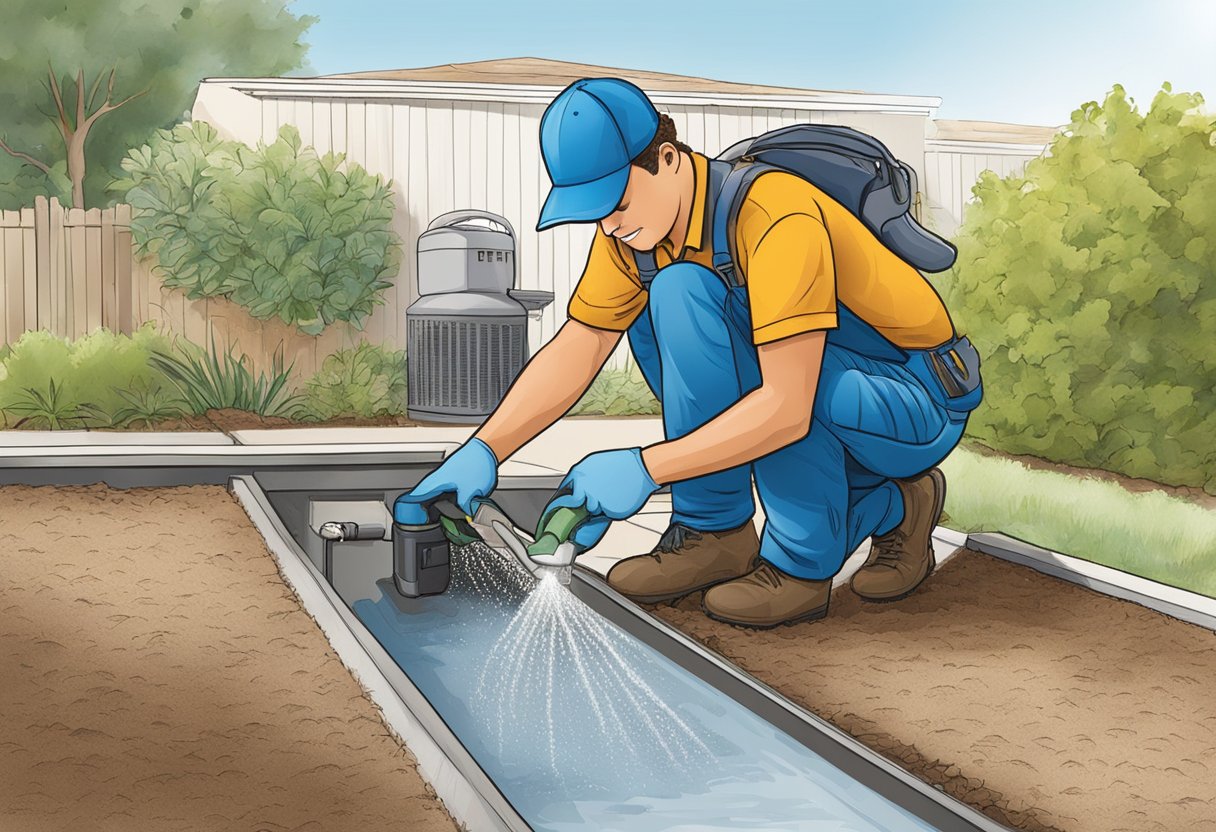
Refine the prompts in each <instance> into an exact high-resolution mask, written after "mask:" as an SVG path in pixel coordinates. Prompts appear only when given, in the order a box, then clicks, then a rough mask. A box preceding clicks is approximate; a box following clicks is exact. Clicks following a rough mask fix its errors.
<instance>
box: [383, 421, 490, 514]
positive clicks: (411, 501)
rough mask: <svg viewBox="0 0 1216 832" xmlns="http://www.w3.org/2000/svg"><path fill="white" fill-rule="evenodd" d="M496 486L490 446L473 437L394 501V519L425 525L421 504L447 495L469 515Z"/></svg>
mask: <svg viewBox="0 0 1216 832" xmlns="http://www.w3.org/2000/svg"><path fill="white" fill-rule="evenodd" d="M496 485H498V458H497V457H495V456H494V451H492V450H490V446H489V445H487V444H486V443H485V442H482V441H481V440H480V439H478V438H477V437H475V436H474V437H472V438H470V439H469V441H468V442H465V443H464V444H463V445H461V446H460V447H459V448H457V449H456V450H455V451H453V452H452V454H451V456H449V457H448V458H447V459H445V460H444V461H443V463H442V464H441V465H440V466H439V467H438V468H436V469H435V470H434V471H432V472H431V473H429V474H427V475H426V476H425V477H423V479H422V482H420V483H418V484H417V485H416V486H414V488H413V490H412V491H407V492H406V493H405V494H402V495H401V496H400V497H398V498H397V502H396V503H394V504H393V519H394V520H395V521H396V522H398V523H404V524H407V525H417V524H420V523H425V522H426V511H425V509H423V507H422V504H423V503H427V502H430V501H431V500H433V499H435V498H436V497H438V496H439V495H441V494H444V493H447V492H455V494H456V505H458V506H460V510H461V511H463V512H464V513H465V514H472V513H473V505H472V503H473V500H475V499H477V498H478V497H484V496H485V495H487V494H489V493H490V492H491V491H493V490H494V486H496ZM419 518H421V520H420V519H419Z"/></svg>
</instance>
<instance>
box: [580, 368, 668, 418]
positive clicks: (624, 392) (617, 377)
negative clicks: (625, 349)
mask: <svg viewBox="0 0 1216 832" xmlns="http://www.w3.org/2000/svg"><path fill="white" fill-rule="evenodd" d="M661 412H662V408H661V407H660V406H659V402H658V400H657V399H655V397H654V394H653V393H651V392H650V387H649V386H648V385H647V384H646V379H645V378H644V377H643V376H642V371H641V370H640V369H639V368H638V367H637V365H636V364H633V363H632V362H630V365H629V366H628V367H625V368H605V369H603V370H600V373H599V375H597V376H596V377H595V381H593V382H591V386H590V387H588V388H587V392H586V393H584V394H583V397H582V398H581V399H579V400H578V403H576V404H575V405H574V407H572V408H570V415H571V416H651V415H657V414H659V413H661Z"/></svg>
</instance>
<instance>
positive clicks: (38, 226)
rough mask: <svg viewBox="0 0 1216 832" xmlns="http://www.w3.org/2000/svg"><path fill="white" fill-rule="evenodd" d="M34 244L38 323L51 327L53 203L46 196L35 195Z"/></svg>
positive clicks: (43, 327) (43, 326)
mask: <svg viewBox="0 0 1216 832" xmlns="http://www.w3.org/2000/svg"><path fill="white" fill-rule="evenodd" d="M34 245H35V246H36V247H37V250H38V255H37V257H38V294H37V295H36V296H35V308H36V309H37V310H38V320H37V321H36V324H37V327H38V329H51V328H52V325H51V204H50V202H49V201H48V200H47V198H46V197H44V196H36V197H34ZM27 325H28V323H27Z"/></svg>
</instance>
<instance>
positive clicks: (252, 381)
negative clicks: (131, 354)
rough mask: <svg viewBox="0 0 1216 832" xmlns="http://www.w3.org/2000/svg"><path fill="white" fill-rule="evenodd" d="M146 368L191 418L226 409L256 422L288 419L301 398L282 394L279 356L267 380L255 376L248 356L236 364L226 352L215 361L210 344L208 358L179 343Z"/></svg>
mask: <svg viewBox="0 0 1216 832" xmlns="http://www.w3.org/2000/svg"><path fill="white" fill-rule="evenodd" d="M233 349H234V350H235V349H236V346H235V345H234V346H233ZM151 362H152V366H154V367H155V368H156V369H158V370H160V371H161V372H162V373H164V374H165V377H166V378H167V379H168V380H169V382H170V383H171V384H172V385H173V386H174V387H176V388H177V391H178V394H179V395H180V396H181V398H182V400H183V401H184V403H185V407H186V408H187V409H188V410H189V411H190V412H192V413H195V414H203V413H206V412H207V411H208V410H224V409H228V408H232V409H235V410H245V411H249V412H251V413H256V414H258V415H259V416H284V417H291V416H294V415H295V414H296V413H297V412H298V411H299V408H300V404H301V397H300V396H298V395H294V394H290V393H289V392H288V388H287V383H288V380H289V379H290V378H291V367H290V366H288V367H284V366H283V353H282V351H279V352H276V353H275V355H274V358H273V359H272V364H271V371H270V375H269V376H267V375H266V374H265V373H262V372H259V373H258V374H257V375H256V376H255V375H254V374H253V368H252V367H251V366H250V365H251V363H252V362H250V361H249V358H248V356H245V355H242V356H241V357H240V358H236V357H235V356H233V355H232V353H231V352H226V353H224V355H223V357H222V358H221V357H220V356H219V354H218V351H217V350H216V348H215V341H214V340H213V341H212V342H211V351H210V352H208V351H207V350H205V349H203V348H202V347H199V346H197V345H195V344H191V343H190V342H188V341H182V342H179V343H176V344H175V345H174V351H173V352H169V351H166V352H162V353H157V354H155V355H153V356H152V358H151Z"/></svg>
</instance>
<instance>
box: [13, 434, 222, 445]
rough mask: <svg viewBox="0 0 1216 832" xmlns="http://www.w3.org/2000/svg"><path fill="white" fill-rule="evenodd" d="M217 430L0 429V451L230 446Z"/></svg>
mask: <svg viewBox="0 0 1216 832" xmlns="http://www.w3.org/2000/svg"><path fill="white" fill-rule="evenodd" d="M234 444H236V443H235V441H234V440H233V439H232V438H231V437H229V436H228V435H227V434H224V433H220V432H219V431H164V432H160V433H157V432H152V431H149V432H146V433H145V432H142V431H103V430H0V448H89V447H115V446H121V447H164V446H174V447H177V446H182V445H189V446H198V445H208V446H214V445H234Z"/></svg>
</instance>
